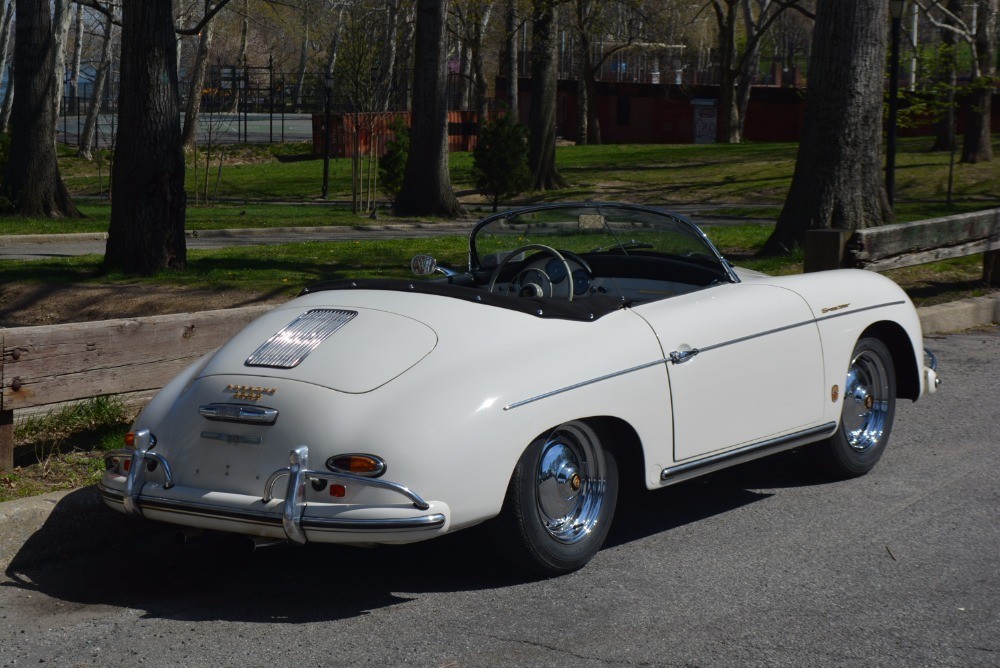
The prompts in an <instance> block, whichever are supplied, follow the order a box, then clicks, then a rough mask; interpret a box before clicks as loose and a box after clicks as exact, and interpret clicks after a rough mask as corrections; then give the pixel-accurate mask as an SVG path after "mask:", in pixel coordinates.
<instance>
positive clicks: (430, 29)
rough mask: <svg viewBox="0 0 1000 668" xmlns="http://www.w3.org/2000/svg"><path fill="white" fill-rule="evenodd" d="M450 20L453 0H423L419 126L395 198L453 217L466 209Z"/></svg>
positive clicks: (403, 208) (402, 204)
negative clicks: (451, 121)
mask: <svg viewBox="0 0 1000 668" xmlns="http://www.w3.org/2000/svg"><path fill="white" fill-rule="evenodd" d="M447 20H448V1H447V0H417V24H416V30H415V40H414V41H415V44H414V59H413V127H412V131H411V137H410V152H409V154H408V156H407V159H406V174H405V175H404V177H403V186H402V188H401V189H400V191H399V194H398V195H397V196H396V201H395V204H394V207H395V209H396V212H397V213H399V214H401V215H421V214H431V215H438V216H444V217H447V218H453V217H455V216H457V215H458V214H459V213H460V212H461V207H460V206H459V204H458V200H457V199H456V198H455V193H454V191H453V190H452V188H451V175H450V174H449V173H448V109H447V107H446V102H447V96H446V94H445V86H446V84H447V76H446V67H445V66H446V60H445V59H446V55H447V27H446V22H447Z"/></svg>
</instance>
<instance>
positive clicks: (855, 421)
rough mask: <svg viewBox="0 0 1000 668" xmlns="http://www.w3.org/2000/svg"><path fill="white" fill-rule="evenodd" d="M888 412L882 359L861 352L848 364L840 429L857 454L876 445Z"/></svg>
mask: <svg viewBox="0 0 1000 668" xmlns="http://www.w3.org/2000/svg"><path fill="white" fill-rule="evenodd" d="M888 411H889V375H888V373H887V371H886V368H885V365H884V364H883V363H882V359H881V358H880V357H879V356H878V355H876V354H875V353H873V352H871V351H868V350H865V351H862V352H861V353H860V354H859V355H858V356H857V357H856V358H854V361H853V362H852V363H851V368H850V369H849V370H848V372H847V382H846V384H845V386H844V406H843V409H842V411H841V418H840V419H841V428H842V429H843V430H844V435H845V436H846V437H847V442H848V443H849V444H850V445H851V447H852V448H854V449H855V450H856V451H858V452H865V451H867V450H870V449H871V448H873V447H875V446H876V445H878V444H879V442H880V441H881V440H882V433H883V432H884V431H885V425H886V420H887V418H888Z"/></svg>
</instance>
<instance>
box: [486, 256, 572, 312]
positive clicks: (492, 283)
mask: <svg viewBox="0 0 1000 668" xmlns="http://www.w3.org/2000/svg"><path fill="white" fill-rule="evenodd" d="M529 250H537V251H542V252H543V253H548V254H549V255H551V256H552V257H554V258H556V259H557V260H559V261H560V262H562V263H563V266H565V267H566V277H567V281H566V284H567V290H568V296H567V301H573V271H572V270H571V268H570V266H569V262H567V261H566V258H565V257H563V254H562V253H560V252H559V251H557V250H556V249H555V248H552V246H545V245H543V244H527V245H525V246H521V247H520V248H515V249H514V250H512V251H511V252H510V253H508V254H507V256H506V257H504V259H503V260H501V261H500V264H498V265H497V268H496V269H494V270H493V274H492V275H491V276H490V287H489V291H490V292H493V288H494V287H495V286H496V284H497V279H498V278H500V272H502V271H503V268H504V267H506V266H507V263H508V262H510V261H511V259H512V258H515V257H517V256H518V255H520V254H521V253H524V252H526V251H529ZM581 266H583V267H585V268H587V269H588V270H589V267H587V265H586V263H583V264H582V265H581ZM527 271H537V272H538V273H539V274H541V275H542V276H544V277H545V278H546V279H548V281H549V285H550V290H551V285H552V279H551V278H549V276H548V274H546V273H545V272H544V271H542V270H541V269H534V268H525V269H523V270H521V271H519V272H518V273H517V275H515V276H514V278H512V279H511V284H512V285H513V284H514V282H515V281H516V280H517V277H518V276H520V275H521V274H523V273H525V272H527Z"/></svg>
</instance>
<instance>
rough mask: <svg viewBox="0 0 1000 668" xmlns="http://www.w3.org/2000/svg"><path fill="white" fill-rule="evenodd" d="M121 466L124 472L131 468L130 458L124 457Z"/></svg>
mask: <svg viewBox="0 0 1000 668" xmlns="http://www.w3.org/2000/svg"><path fill="white" fill-rule="evenodd" d="M122 468H123V469H125V472H126V473H128V470H129V469H130V468H132V460H131V459H126V460H125V461H123V462H122Z"/></svg>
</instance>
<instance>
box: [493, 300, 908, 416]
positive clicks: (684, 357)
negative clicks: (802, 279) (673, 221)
mask: <svg viewBox="0 0 1000 668" xmlns="http://www.w3.org/2000/svg"><path fill="white" fill-rule="evenodd" d="M904 303H905V302H903V301H902V300H899V301H894V302H886V303H884V304H876V305H874V306H865V307H862V308H857V309H854V310H852V311H843V312H839V313H833V314H831V315H825V316H821V317H819V318H813V319H811V320H803V321H802V322H796V323H792V324H791V325H784V326H782V327H776V328H774V329H769V330H767V331H764V332H757V333H756V334H748V335H746V336H741V337H739V338H736V339H730V340H729V341H722V342H720V343H713V344H711V345H708V346H702V347H700V348H696V349H692V350H691V351H685V352H684V353H679V352H678V351H674V352H673V353H671V354H670V355H669V356H668V357H664V358H663V359H659V360H656V361H654V362H647V363H645V364H640V365H639V366H634V367H631V368H628V369H624V370H622V371H615V372H613V373H609V374H605V375H603V376H599V377H597V378H592V379H590V380H585V381H582V382H579V383H574V384H573V385H567V386H566V387H561V388H559V389H556V390H552V391H551V392H545V393H542V394H538V395H535V396H533V397H530V398H528V399H521V400H520V401H515V402H513V403H510V404H507V405H506V406H504V407H503V410H505V411H509V410H512V409H514V408H520V407H521V406H524V405H525V404H530V403H534V402H536V401H540V400H542V399H548V398H549V397H553V396H555V395H557V394H562V393H563V392H569V391H570V390H576V389H579V388H581V387H586V386H587V385H593V384H594V383H599V382H601V381H603V380H608V379H609V378H616V377H618V376H623V375H625V374H627V373H632V372H633V371H641V370H642V369H648V368H649V367H652V366H656V365H657V364H664V363H666V362H671V363H673V364H681V363H683V362H686V361H688V360H689V359H690V358H691V357H692V356H694V355H697V354H699V353H704V352H708V351H710V350H716V349H717V348H724V347H726V346H731V345H733V344H736V343H743V342H744V341H750V340H752V339H757V338H760V337H763V336H768V335H770V334H777V333H779V332H784V331H787V330H789V329H795V328H797V327H804V326H806V325H813V324H816V323H819V322H821V321H823V320H831V319H833V318H841V317H843V316H845V315H853V314H855V313H863V312H865V311H871V310H873V309H879V308H885V307H887V306H899V305H900V304H904Z"/></svg>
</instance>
